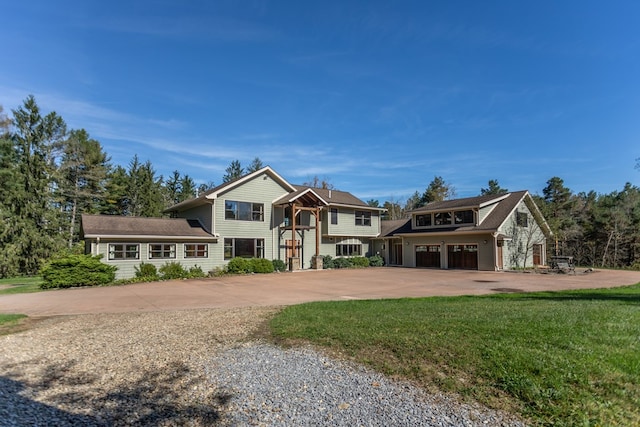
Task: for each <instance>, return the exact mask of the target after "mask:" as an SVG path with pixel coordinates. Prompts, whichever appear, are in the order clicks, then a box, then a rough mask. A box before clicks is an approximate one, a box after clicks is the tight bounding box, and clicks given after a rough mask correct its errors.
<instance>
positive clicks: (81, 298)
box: [0, 268, 640, 316]
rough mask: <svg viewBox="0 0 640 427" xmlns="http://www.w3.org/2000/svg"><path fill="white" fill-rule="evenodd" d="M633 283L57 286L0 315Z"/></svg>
mask: <svg viewBox="0 0 640 427" xmlns="http://www.w3.org/2000/svg"><path fill="white" fill-rule="evenodd" d="M638 282H640V272H634V271H611V270H602V271H595V272H593V273H589V274H577V275H575V276H574V275H564V274H561V275H559V274H527V273H510V272H482V271H461V270H425V269H413V268H368V269H354V270H324V271H301V272H295V273H280V274H265V275H249V276H230V277H221V278H212V279H197V280H184V281H167V282H155V283H140V284H134V285H126V286H114V287H99V288H80V289H63V290H54V291H48V292H38V293H32V294H16V295H3V296H0V313H23V314H27V315H29V316H55V315H67V314H84V313H121V312H135V311H163V310H186V309H197V308H223V307H224V308H230V307H248V306H269V305H291V304H298V303H302V302H309V301H328V300H336V301H340V300H353V299H376V298H401V297H423V296H447V295H480V294H491V293H496V292H520V291H523V292H529V291H553V290H564V289H587V288H603V287H614V286H622V285H630V284H634V283H638Z"/></svg>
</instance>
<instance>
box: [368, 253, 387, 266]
mask: <svg viewBox="0 0 640 427" xmlns="http://www.w3.org/2000/svg"><path fill="white" fill-rule="evenodd" d="M369 265H370V266H371V267H382V266H383V265H384V259H383V258H382V257H381V256H380V255H373V256H370V257H369Z"/></svg>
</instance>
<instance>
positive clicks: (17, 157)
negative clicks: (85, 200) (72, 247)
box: [0, 96, 66, 276]
mask: <svg viewBox="0 0 640 427" xmlns="http://www.w3.org/2000/svg"><path fill="white" fill-rule="evenodd" d="M12 125H13V132H11V133H9V142H7V136H6V134H5V137H4V138H3V142H2V144H1V147H2V148H1V154H0V156H1V157H2V158H1V159H0V163H2V166H3V172H2V176H3V177H2V179H3V180H5V181H6V180H10V181H11V182H10V183H9V185H8V186H7V187H5V186H4V185H3V193H4V194H2V196H3V197H2V201H1V202H0V203H2V208H1V211H2V214H3V215H8V217H7V218H6V222H5V223H4V225H5V228H4V230H3V231H2V237H1V240H0V253H2V254H3V255H2V257H3V259H2V265H3V267H2V270H4V271H3V272H0V274H2V275H4V276H7V275H13V274H27V275H34V274H37V273H38V271H39V269H40V266H41V264H42V262H43V261H44V260H46V259H47V258H49V257H50V256H52V255H53V254H54V253H55V252H56V251H57V250H58V249H59V248H60V247H61V243H62V241H63V239H62V238H61V235H60V233H59V230H60V227H61V225H62V224H61V221H60V215H59V211H57V210H56V209H54V206H53V201H54V198H53V194H52V188H53V186H54V175H55V172H56V169H55V158H54V153H55V150H56V149H57V148H59V146H60V143H61V141H62V140H63V138H64V136H65V133H66V125H65V123H64V120H62V118H61V117H60V116H58V115H57V114H56V113H55V112H52V113H49V114H47V115H46V116H43V115H42V114H41V113H40V108H39V107H38V105H37V103H36V101H35V98H34V97H33V96H29V97H28V98H27V99H26V100H25V101H24V104H23V105H22V107H20V108H18V109H17V110H13V120H12ZM8 162H13V164H12V165H8ZM5 167H6V169H5Z"/></svg>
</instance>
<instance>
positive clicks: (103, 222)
mask: <svg viewBox="0 0 640 427" xmlns="http://www.w3.org/2000/svg"><path fill="white" fill-rule="evenodd" d="M82 233H83V235H84V236H87V237H89V236H90V237H103V236H122V237H126V236H149V237H160V236H166V237H185V238H211V239H215V237H214V236H213V235H212V234H211V233H209V232H207V231H206V230H205V228H204V226H203V225H202V223H201V222H200V221H198V220H192V219H184V218H142V217H132V216H118V215H82Z"/></svg>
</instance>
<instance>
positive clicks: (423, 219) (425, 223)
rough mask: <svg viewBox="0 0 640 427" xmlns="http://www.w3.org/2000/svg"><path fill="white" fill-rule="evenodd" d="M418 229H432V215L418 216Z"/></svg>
mask: <svg viewBox="0 0 640 427" xmlns="http://www.w3.org/2000/svg"><path fill="white" fill-rule="evenodd" d="M416 227H431V214H430V213H429V214H422V215H416Z"/></svg>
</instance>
